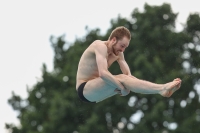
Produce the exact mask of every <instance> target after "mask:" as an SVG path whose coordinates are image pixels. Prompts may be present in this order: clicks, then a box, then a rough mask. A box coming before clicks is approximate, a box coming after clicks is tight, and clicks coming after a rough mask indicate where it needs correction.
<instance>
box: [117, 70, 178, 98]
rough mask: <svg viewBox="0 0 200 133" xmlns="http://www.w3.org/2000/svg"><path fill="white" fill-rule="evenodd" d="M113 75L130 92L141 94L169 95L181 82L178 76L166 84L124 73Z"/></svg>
mask: <svg viewBox="0 0 200 133" xmlns="http://www.w3.org/2000/svg"><path fill="white" fill-rule="evenodd" d="M115 77H116V78H117V79H118V81H120V82H121V83H122V84H123V85H124V86H125V88H126V89H129V90H130V91H132V92H136V93H142V94H160V95H162V96H164V97H170V96H171V95H172V94H173V93H174V92H175V91H176V90H178V89H179V88H180V84H181V80H180V79H179V78H177V79H175V80H174V81H172V82H169V83H166V84H156V83H152V82H149V81H145V80H141V79H137V78H135V77H133V76H128V75H124V74H120V75H115Z"/></svg>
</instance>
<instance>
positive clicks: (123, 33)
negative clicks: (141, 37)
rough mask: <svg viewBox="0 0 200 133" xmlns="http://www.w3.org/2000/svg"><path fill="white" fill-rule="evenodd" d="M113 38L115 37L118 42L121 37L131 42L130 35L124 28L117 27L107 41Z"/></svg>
mask: <svg viewBox="0 0 200 133" xmlns="http://www.w3.org/2000/svg"><path fill="white" fill-rule="evenodd" d="M114 37H116V39H117V40H120V39H122V38H123V37H127V38H128V39H129V40H131V33H130V31H129V30H128V29H127V28H126V27H124V26H119V27H117V28H115V29H114V30H113V31H112V32H111V34H110V37H109V40H111V39H113V38H114Z"/></svg>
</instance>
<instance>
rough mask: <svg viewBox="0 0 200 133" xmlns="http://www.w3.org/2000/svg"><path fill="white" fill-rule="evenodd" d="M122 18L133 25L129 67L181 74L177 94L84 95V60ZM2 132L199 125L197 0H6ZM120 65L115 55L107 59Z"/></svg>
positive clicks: (164, 78)
mask: <svg viewBox="0 0 200 133" xmlns="http://www.w3.org/2000/svg"><path fill="white" fill-rule="evenodd" d="M117 26H125V27H127V28H128V29H129V30H130V31H131V33H132V40H131V42H130V46H129V47H128V48H127V50H126V52H125V58H126V61H127V62H128V64H129V66H130V69H131V72H132V75H134V76H136V77H137V78H141V79H144V80H148V81H151V82H156V83H166V82H169V81H171V80H173V79H174V78H176V77H180V78H181V79H182V87H181V89H180V90H178V91H177V92H176V93H175V94H173V95H172V96H171V97H170V98H163V97H161V96H159V95H142V94H136V93H133V92H132V93H130V94H129V95H128V96H126V97H120V96H113V97H112V98H109V99H106V100H104V101H102V102H100V103H98V104H94V105H91V104H87V103H83V102H81V101H80V100H79V98H78V96H77V94H76V91H75V78H76V70H77V64H78V61H79V59H80V56H81V54H82V52H83V51H84V50H85V48H86V47H88V45H89V44H90V43H91V42H93V41H94V40H96V39H102V40H107V38H108V36H109V34H110V32H111V31H112V30H113V29H114V28H115V27H117ZM0 61H1V65H0V79H1V81H0V106H1V113H0V133H92V132H95V133H130V132H136V133H149V132H153V133H189V132H193V133H199V131H200V127H199V124H200V105H199V102H200V98H199V95H200V87H199V86H200V63H199V62H200V8H199V6H198V1H197V0H190V1H174V0H159V1H157V0H148V1H147V0H140V1H133V0H126V1H122V0H109V1H95V0H84V1H79V0H73V1H68V0H57V1H55V0H48V1H47V0H43V1H39V0H34V1H25V0H18V1H14V0H7V1H3V0H0ZM109 70H110V71H111V73H113V74H120V73H121V71H120V69H119V67H118V65H117V64H116V63H114V64H113V65H112V66H111V68H110V69H109Z"/></svg>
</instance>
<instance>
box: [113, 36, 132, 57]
mask: <svg viewBox="0 0 200 133" xmlns="http://www.w3.org/2000/svg"><path fill="white" fill-rule="evenodd" d="M114 39H115V40H116V41H115V43H114V44H113V46H112V49H113V53H114V54H115V55H118V54H119V53H120V52H124V51H125V49H126V48H127V47H128V45H129V42H130V40H129V39H128V38H127V37H123V38H122V39H121V40H117V39H116V38H114Z"/></svg>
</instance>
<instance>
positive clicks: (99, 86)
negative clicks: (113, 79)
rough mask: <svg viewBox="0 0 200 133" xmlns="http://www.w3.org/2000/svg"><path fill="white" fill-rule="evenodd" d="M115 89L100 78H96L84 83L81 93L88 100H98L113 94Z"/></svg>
mask: <svg viewBox="0 0 200 133" xmlns="http://www.w3.org/2000/svg"><path fill="white" fill-rule="evenodd" d="M115 89H116V88H114V87H112V86H110V85H109V84H107V83H106V82H105V81H104V80H102V79H101V78H96V79H92V80H90V81H88V82H87V83H86V85H85V87H84V91H83V94H84V96H85V97H86V98H87V99H88V100H91V101H98V100H101V99H104V98H106V97H108V96H109V95H113V94H115V93H116V92H115V91H114V90H115Z"/></svg>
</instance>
